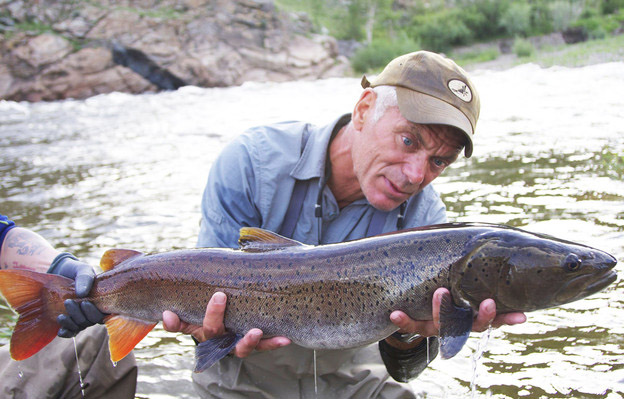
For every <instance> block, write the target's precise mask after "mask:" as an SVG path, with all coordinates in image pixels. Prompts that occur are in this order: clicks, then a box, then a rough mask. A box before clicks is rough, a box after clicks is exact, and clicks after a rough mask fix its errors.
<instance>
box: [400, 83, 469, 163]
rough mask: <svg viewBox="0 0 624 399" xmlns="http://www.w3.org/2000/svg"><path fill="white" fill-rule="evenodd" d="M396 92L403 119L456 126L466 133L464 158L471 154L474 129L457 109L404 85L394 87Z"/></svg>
mask: <svg viewBox="0 0 624 399" xmlns="http://www.w3.org/2000/svg"><path fill="white" fill-rule="evenodd" d="M396 92H397V100H398V103H399V110H400V111H401V115H403V117H404V118H405V119H407V120H409V121H411V122H414V123H421V124H442V125H450V126H454V127H456V128H458V129H459V130H461V131H462V132H463V133H464V134H465V135H466V146H465V148H464V154H465V155H466V158H469V157H470V156H471V155H472V136H473V134H474V131H473V129H472V125H471V124H470V120H468V118H467V117H466V115H464V114H463V113H462V112H461V111H460V110H459V109H457V108H455V107H454V106H452V105H451V104H449V103H447V102H444V101H442V100H439V99H437V98H435V97H432V96H429V95H427V94H423V93H419V92H417V91H414V90H410V89H406V88H404V87H396Z"/></svg>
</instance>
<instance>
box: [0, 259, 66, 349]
mask: <svg viewBox="0 0 624 399" xmlns="http://www.w3.org/2000/svg"><path fill="white" fill-rule="evenodd" d="M0 293H2V296H4V298H5V299H6V301H7V303H8V304H9V306H11V308H12V309H13V310H14V311H15V312H16V313H17V314H18V315H19V318H18V320H17V324H16V325H15V328H14V329H13V335H12V336H11V357H12V358H13V359H15V360H24V359H27V358H29V357H31V356H32V355H34V354H35V353H37V352H39V351H40V350H41V349H42V348H43V347H44V346H46V345H47V344H49V343H50V341H52V340H53V339H54V337H56V333H57V332H58V329H59V327H60V326H59V324H58V323H57V322H56V317H57V316H58V315H59V314H61V313H62V312H63V311H64V310H65V309H64V305H63V301H64V300H65V298H69V297H71V296H72V294H73V288H72V280H71V279H68V278H65V277H61V276H57V275H53V274H47V273H37V272H33V271H29V270H16V269H12V270H0Z"/></svg>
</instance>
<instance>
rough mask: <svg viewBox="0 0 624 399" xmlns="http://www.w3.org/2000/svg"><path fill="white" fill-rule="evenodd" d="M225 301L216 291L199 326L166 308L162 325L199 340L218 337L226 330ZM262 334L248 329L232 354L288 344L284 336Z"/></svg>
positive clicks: (247, 352) (223, 295) (246, 354)
mask: <svg viewBox="0 0 624 399" xmlns="http://www.w3.org/2000/svg"><path fill="white" fill-rule="evenodd" d="M226 302H227V298H226V296H225V294H224V293H223V292H216V293H215V294H214V295H213V296H212V298H211V299H210V301H209V302H208V306H206V313H205V315H204V321H203V323H202V325H201V326H198V325H193V324H189V323H186V322H184V321H181V320H180V318H179V317H178V316H177V315H176V314H175V313H173V312H171V311H168V310H166V311H164V312H163V327H164V328H165V330H167V331H170V332H181V333H184V334H190V335H192V336H193V337H194V338H195V339H196V340H197V341H199V342H204V341H206V340H209V339H212V338H216V337H220V336H222V335H224V334H225V332H226V331H225V326H224V324H223V317H224V315H225V306H226ZM262 334H263V333H262V330H260V329H258V328H252V329H251V330H249V331H248V332H247V334H245V336H244V337H243V338H242V339H241V340H240V341H239V342H238V343H237V344H236V347H235V349H234V355H235V356H237V357H241V358H242V357H246V356H249V354H251V352H253V350H258V351H267V350H272V349H277V348H280V347H282V346H286V345H288V344H290V340H289V339H288V338H286V337H271V338H265V339H262Z"/></svg>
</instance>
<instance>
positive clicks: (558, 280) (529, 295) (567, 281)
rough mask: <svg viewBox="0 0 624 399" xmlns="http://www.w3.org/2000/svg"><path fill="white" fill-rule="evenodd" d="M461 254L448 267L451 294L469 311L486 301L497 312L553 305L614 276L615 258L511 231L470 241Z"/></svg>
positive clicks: (588, 292)
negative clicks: (462, 255) (489, 301)
mask: <svg viewBox="0 0 624 399" xmlns="http://www.w3.org/2000/svg"><path fill="white" fill-rule="evenodd" d="M465 253H466V255H465V256H464V258H463V259H462V261H461V262H459V263H460V264H459V265H455V266H454V267H453V269H454V270H453V272H452V273H451V279H452V280H451V281H452V292H453V297H454V298H459V300H458V302H459V303H461V302H463V303H464V305H469V306H471V307H472V308H473V309H475V310H476V309H478V306H479V304H480V303H481V301H483V300H484V299H487V298H492V299H494V300H495V301H496V307H497V311H498V312H500V313H507V312H514V311H522V312H527V311H532V310H537V309H544V308H549V307H553V306H558V305H562V304H565V303H569V302H573V301H576V300H578V299H582V298H585V297H586V296H588V295H591V294H594V293H596V292H598V291H601V290H602V289H604V288H605V287H607V286H608V285H609V284H611V283H613V282H614V281H615V280H616V278H617V274H616V273H615V271H614V270H613V268H614V267H615V265H616V263H617V260H616V259H615V258H614V257H613V256H612V255H610V254H608V253H606V252H604V251H601V250H599V249H596V248H591V247H588V246H585V245H582V244H577V243H573V242H569V241H564V240H560V239H557V238H553V237H549V236H545V235H540V234H534V233H529V232H526V231H523V230H519V229H513V228H509V229H500V230H495V231H490V232H486V233H483V234H481V235H478V236H476V237H474V238H473V239H471V240H470V241H469V242H468V243H467V244H466V248H465ZM456 300H457V299H456Z"/></svg>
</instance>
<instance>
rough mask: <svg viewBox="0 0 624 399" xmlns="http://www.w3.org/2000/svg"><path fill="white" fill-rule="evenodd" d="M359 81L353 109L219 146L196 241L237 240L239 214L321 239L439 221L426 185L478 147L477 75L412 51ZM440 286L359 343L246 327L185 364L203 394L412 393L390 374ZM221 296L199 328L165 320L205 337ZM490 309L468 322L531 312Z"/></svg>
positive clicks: (411, 372)
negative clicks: (318, 347)
mask: <svg viewBox="0 0 624 399" xmlns="http://www.w3.org/2000/svg"><path fill="white" fill-rule="evenodd" d="M362 85H363V87H364V91H363V92H362V94H361V96H360V98H359V100H358V101H357V103H356V105H355V107H354V109H353V113H352V114H351V115H343V116H341V117H340V118H338V119H337V120H335V121H334V122H333V123H331V124H330V125H328V126H325V127H321V128H319V127H315V126H311V125H309V124H304V123H298V122H288V123H281V124H276V125H273V126H264V127H258V128H254V129H251V130H249V131H248V132H246V133H245V134H243V135H242V136H240V137H239V138H237V139H236V140H235V141H234V142H232V143H231V144H230V145H229V146H227V147H226V148H225V149H224V150H223V152H222V154H221V155H220V157H219V159H218V160H217V161H216V162H215V163H214V164H213V166H212V168H211V171H210V176H209V178H208V183H207V185H206V189H205V191H204V196H203V200H202V217H203V218H202V224H201V231H200V235H199V240H198V245H199V246H202V247H236V246H237V244H236V242H237V232H238V229H239V228H240V227H242V226H257V227H262V228H265V229H268V230H272V231H275V232H278V233H280V234H282V235H284V236H287V237H290V238H294V239H295V240H298V241H301V242H304V243H307V244H327V243H333V242H340V241H347V240H352V239H357V238H362V237H366V236H371V235H375V234H379V233H386V232H390V231H394V230H397V229H401V228H404V227H415V226H423V225H430V224H436V223H444V222H446V213H445V212H446V211H445V207H444V204H443V203H442V201H441V200H440V198H439V196H438V194H437V193H436V192H435V191H434V189H433V188H432V187H431V186H430V185H429V183H431V181H433V180H434V179H435V178H436V177H437V176H439V175H440V174H441V173H442V172H443V171H444V169H445V168H446V167H447V166H448V165H450V164H451V163H453V162H454V161H455V160H456V159H457V157H458V156H459V155H460V153H461V151H462V150H463V151H464V153H465V155H466V156H467V157H469V156H470V155H471V154H472V136H473V134H474V131H475V126H476V122H477V119H478V116H479V106H480V105H479V97H478V94H477V91H476V89H475V88H474V86H473V84H472V83H471V82H470V80H469V79H468V77H467V76H466V74H465V72H464V71H463V70H462V69H461V68H459V67H458V66H457V65H456V64H455V63H454V62H452V61H451V60H448V59H446V58H444V57H442V56H440V55H437V54H433V53H429V52H424V51H420V52H416V53H410V54H406V55H404V56H401V57H399V58H397V59H395V60H393V61H392V62H391V63H390V64H389V65H388V66H387V67H386V68H385V69H384V71H383V72H382V73H381V74H380V75H379V76H377V77H376V78H375V79H373V80H372V81H369V80H368V79H367V78H366V77H365V78H363V80H362ZM446 292H447V291H446V290H445V289H439V290H437V291H436V292H435V294H434V301H433V302H434V306H433V315H434V321H433V322H423V321H416V320H411V319H410V318H409V317H408V316H407V315H406V314H405V313H403V312H401V311H400V310H399V309H397V310H395V311H394V312H392V314H391V315H390V318H391V320H392V322H393V323H394V324H396V325H397V327H398V328H399V333H397V334H394V335H393V336H391V337H388V338H387V339H386V340H384V341H381V342H380V343H379V345H371V346H368V347H364V348H356V349H348V350H331V351H317V352H316V353H314V352H313V351H311V350H308V349H304V348H301V347H298V346H296V345H289V344H290V341H289V340H288V339H287V338H285V337H272V338H268V339H262V331H260V330H259V329H251V330H250V331H249V332H248V333H247V334H246V335H245V337H244V338H243V339H242V340H241V341H240V342H239V343H238V344H237V345H236V349H235V350H234V353H233V354H234V356H230V357H226V358H224V359H222V360H221V361H220V362H219V363H218V364H217V365H215V366H214V367H212V368H211V369H209V370H207V371H206V372H204V373H201V374H196V375H194V376H193V379H194V382H195V387H196V389H197V390H198V392H199V393H200V394H201V396H202V397H219V398H251V397H284V398H296V397H314V396H315V395H317V396H318V397H340V398H346V397H354V398H362V397H383V398H390V397H401V398H406V397H414V394H413V393H412V392H411V389H410V387H409V386H408V385H406V384H400V383H398V382H396V381H393V380H392V379H390V378H388V373H390V374H391V375H392V376H393V377H394V378H395V379H396V380H399V381H402V382H406V381H408V380H409V379H411V378H414V377H416V376H417V375H418V374H419V373H420V372H421V371H422V370H423V369H424V368H425V367H426V366H427V359H428V358H430V359H433V358H434V357H435V355H436V353H437V341H436V340H435V339H432V340H431V341H428V340H426V339H424V338H423V337H427V336H434V335H436V333H437V331H438V320H439V306H440V298H441V296H442V295H443V294H445V293H446ZM225 307H226V298H225V295H224V294H223V293H217V294H215V295H214V296H213V298H212V300H211V301H210V303H209V304H208V307H207V309H206V316H205V319H204V323H203V326H192V325H188V324H186V323H184V322H181V321H180V320H179V319H178V317H177V316H176V315H175V314H173V313H171V312H165V313H164V314H163V323H164V325H165V328H166V329H168V330H169V331H182V332H185V333H188V334H192V335H193V336H194V337H195V339H196V340H198V341H204V340H206V339H210V338H213V337H216V336H219V335H222V334H223V333H224V331H225V328H224V326H223V315H224V311H225ZM495 316H496V309H495V305H494V303H493V301H492V300H486V301H484V302H483V303H482V304H481V307H480V312H479V315H478V317H477V319H476V320H475V323H474V330H475V331H482V330H484V329H485V328H487V326H488V325H490V324H492V325H494V326H498V325H501V324H516V323H521V322H523V321H524V320H525V317H524V315H523V314H521V313H515V314H507V315H500V316H497V317H495ZM414 334H418V335H414ZM315 365H316V370H315ZM315 375H316V377H315Z"/></svg>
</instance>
